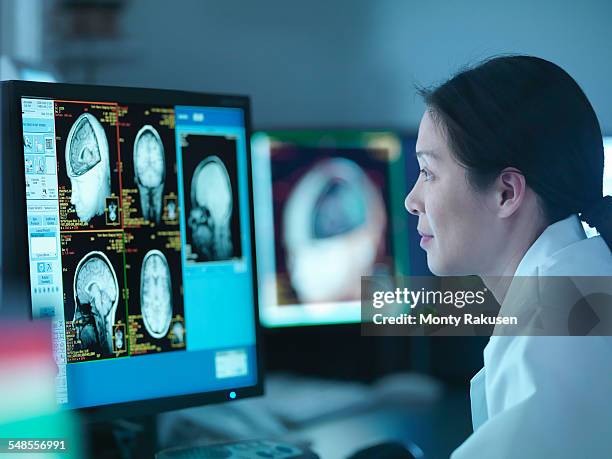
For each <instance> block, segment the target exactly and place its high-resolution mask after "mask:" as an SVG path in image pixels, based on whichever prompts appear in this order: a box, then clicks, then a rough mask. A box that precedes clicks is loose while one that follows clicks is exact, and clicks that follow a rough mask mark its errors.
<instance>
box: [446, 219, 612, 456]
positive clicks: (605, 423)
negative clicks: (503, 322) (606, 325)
mask: <svg viewBox="0 0 612 459" xmlns="http://www.w3.org/2000/svg"><path fill="white" fill-rule="evenodd" d="M515 276H612V254H611V252H610V250H609V249H608V247H607V245H606V243H605V241H604V240H603V239H602V238H601V237H599V236H598V237H595V238H590V239H587V238H586V236H585V233H584V230H583V228H582V226H581V223H580V221H579V219H578V217H577V215H572V216H570V217H568V218H566V219H565V220H562V221H559V222H556V223H554V224H553V225H551V226H549V227H548V228H547V229H546V230H545V231H544V232H543V233H542V234H541V235H540V237H539V238H538V239H537V240H536V241H535V242H534V243H533V245H532V246H531V247H530V248H529V250H528V251H527V253H526V254H525V256H524V257H523V259H522V260H521V262H520V264H519V266H518V268H517V270H516V273H515ZM502 308H503V305H502ZM470 397H471V404H472V424H473V427H474V433H473V434H472V435H471V436H470V437H469V438H468V439H467V440H466V441H465V442H464V443H463V444H462V445H461V446H460V447H459V448H457V449H456V450H455V451H454V452H453V454H452V455H451V458H452V459H465V458H486V459H497V458H521V459H531V458H549V457H550V458H555V459H559V458H572V459H576V458H581V459H582V458H612V337H608V336H604V337H601V336H584V337H575V336H516V337H513V336H492V337H491V338H490V340H489V343H488V344H487V346H486V347H485V350H484V367H483V368H482V369H481V370H480V371H479V372H478V373H477V374H476V376H474V377H473V378H472V381H471V389H470Z"/></svg>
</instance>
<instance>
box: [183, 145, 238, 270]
mask: <svg viewBox="0 0 612 459" xmlns="http://www.w3.org/2000/svg"><path fill="white" fill-rule="evenodd" d="M184 143H185V144H186V145H184V146H183V169H184V172H183V181H184V184H185V186H184V190H185V194H184V200H185V203H186V207H187V209H186V211H187V212H186V214H187V215H186V222H185V223H186V229H187V244H188V247H189V250H190V253H188V255H187V260H188V261H194V262H206V261H218V260H228V259H230V258H234V257H239V256H240V254H241V245H240V230H239V215H238V209H237V206H236V205H235V204H234V201H235V200H236V199H237V188H236V162H235V155H236V141H235V140H234V139H231V138H225V137H215V136H198V135H188V136H186V139H185V142H184Z"/></svg>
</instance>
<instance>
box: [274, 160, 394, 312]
mask: <svg viewBox="0 0 612 459" xmlns="http://www.w3.org/2000/svg"><path fill="white" fill-rule="evenodd" d="M281 215H282V235H281V241H282V244H283V249H284V250H283V252H284V254H285V260H284V263H283V264H284V265H285V266H286V269H287V272H288V277H289V282H290V285H291V288H292V290H293V291H294V292H295V294H296V296H297V300H298V301H299V302H301V303H316V302H334V301H348V300H357V299H359V294H360V286H361V283H360V278H361V276H364V275H370V274H372V272H373V270H374V265H375V263H376V260H377V257H378V255H379V252H380V248H381V245H384V243H385V236H386V228H387V227H386V223H387V213H386V206H385V201H384V199H383V196H382V193H381V191H380V190H379V189H378V187H377V185H376V184H375V183H374V182H373V181H372V180H371V179H370V178H369V176H368V174H367V173H366V172H365V171H364V169H363V168H362V167H361V166H360V165H358V164H357V163H356V162H355V161H352V160H350V159H347V158H341V157H337V158H328V159H324V160H322V161H318V162H316V163H315V164H314V165H313V166H312V167H310V168H309V169H308V170H307V172H305V173H304V174H302V176H301V177H300V178H299V180H297V183H295V184H294V186H293V188H292V189H291V191H290V192H289V194H288V196H287V198H286V201H285V202H284V207H283V209H282V214H281Z"/></svg>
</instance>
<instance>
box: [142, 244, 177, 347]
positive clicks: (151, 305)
mask: <svg viewBox="0 0 612 459" xmlns="http://www.w3.org/2000/svg"><path fill="white" fill-rule="evenodd" d="M140 307H141V309H142V320H143V322H144V326H145V329H146V330H147V332H148V333H149V335H151V336H152V337H153V338H157V339H159V338H163V337H164V336H166V334H167V333H168V329H169V328H170V322H171V320H172V283H171V279H170V267H169V266H168V261H167V260H166V257H165V256H164V254H163V253H162V252H160V251H159V250H150V251H149V252H147V254H146V255H145V257H144V259H143V261H142V269H141V272H140Z"/></svg>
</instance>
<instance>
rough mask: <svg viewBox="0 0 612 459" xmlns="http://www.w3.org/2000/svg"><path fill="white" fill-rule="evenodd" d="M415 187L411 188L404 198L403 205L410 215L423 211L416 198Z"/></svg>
mask: <svg viewBox="0 0 612 459" xmlns="http://www.w3.org/2000/svg"><path fill="white" fill-rule="evenodd" d="M415 188H416V186H415ZM415 188H413V189H412V190H411V191H410V193H408V196H406V199H405V200H404V207H406V210H407V211H408V212H410V213H411V214H412V215H416V216H418V215H420V214H421V213H423V207H422V205H421V204H420V202H419V201H418V200H417V199H416V196H415Z"/></svg>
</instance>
